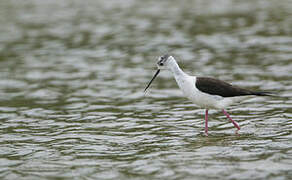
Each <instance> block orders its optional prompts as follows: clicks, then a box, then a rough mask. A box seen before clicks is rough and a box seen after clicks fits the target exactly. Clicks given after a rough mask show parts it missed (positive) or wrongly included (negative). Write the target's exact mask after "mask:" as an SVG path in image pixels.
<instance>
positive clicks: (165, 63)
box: [157, 54, 175, 70]
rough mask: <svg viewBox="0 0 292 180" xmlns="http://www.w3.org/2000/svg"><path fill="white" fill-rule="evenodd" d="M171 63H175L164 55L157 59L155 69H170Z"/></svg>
mask: <svg viewBox="0 0 292 180" xmlns="http://www.w3.org/2000/svg"><path fill="white" fill-rule="evenodd" d="M173 61H175V59H174V58H173V57H172V56H170V55H168V54H166V55H164V56H160V57H159V58H158V62H157V67H158V69H168V70H169V69H170V67H171V65H172V64H173Z"/></svg>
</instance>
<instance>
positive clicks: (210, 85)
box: [144, 55, 270, 135]
mask: <svg viewBox="0 0 292 180" xmlns="http://www.w3.org/2000/svg"><path fill="white" fill-rule="evenodd" d="M157 67H158V70H157V71H156V73H155V75H154V76H153V78H152V79H151V81H150V82H149V84H148V85H147V87H146V88H145V90H144V92H145V91H146V90H147V89H148V87H149V86H150V84H151V83H152V82H153V80H154V79H155V78H156V76H157V75H158V74H159V72H160V70H161V69H167V70H170V71H171V72H172V74H173V75H174V78H175V80H176V82H177V84H178V86H179V87H180V89H181V90H182V91H183V93H184V95H185V96H186V97H187V98H188V99H189V100H191V101H192V102H193V103H195V104H196V105H198V106H200V107H201V108H205V109H206V112H205V134H206V135H208V109H220V110H222V112H223V113H224V114H225V115H226V117H227V118H228V119H229V120H230V121H231V122H232V123H233V125H234V126H235V127H236V128H237V129H238V130H240V127H239V125H238V124H237V123H236V122H235V121H234V120H233V119H231V117H230V115H229V114H228V113H227V112H226V111H225V108H226V107H228V106H230V105H232V104H234V103H235V102H239V101H241V100H242V99H244V97H246V96H250V95H256V96H269V95H270V94H269V93H268V92H261V91H252V90H247V89H243V88H240V87H236V86H233V85H231V84H229V83H227V82H224V81H221V80H218V79H213V78H209V77H196V76H189V75H187V74H186V73H184V72H183V71H182V70H181V68H180V67H179V65H178V64H177V62H176V60H175V59H174V57H172V56H169V55H164V56H161V57H159V60H158V62H157Z"/></svg>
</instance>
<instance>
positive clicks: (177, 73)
mask: <svg viewBox="0 0 292 180" xmlns="http://www.w3.org/2000/svg"><path fill="white" fill-rule="evenodd" d="M169 68H170V71H171V72H172V73H173V75H174V77H175V78H178V77H184V76H187V74H186V73H185V72H183V71H182V70H181V68H180V67H179V65H178V64H177V62H176V61H175V60H174V59H172V60H171V62H170V64H169Z"/></svg>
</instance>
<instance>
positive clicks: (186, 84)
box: [175, 76, 233, 109]
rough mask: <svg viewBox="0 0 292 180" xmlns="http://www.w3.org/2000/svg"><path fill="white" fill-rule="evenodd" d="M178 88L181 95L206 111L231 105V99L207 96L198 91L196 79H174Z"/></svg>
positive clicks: (190, 77) (188, 77)
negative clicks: (181, 92)
mask: <svg viewBox="0 0 292 180" xmlns="http://www.w3.org/2000/svg"><path fill="white" fill-rule="evenodd" d="M175 79H176V82H177V84H178V86H179V88H180V89H181V90H182V91H183V94H184V95H185V96H186V97H187V98H188V99H189V100H191V101H192V102H193V103H195V104H196V105H198V106H200V107H202V108H206V109H223V108H225V106H228V105H230V104H232V103H233V100H232V99H231V98H223V97H221V96H216V95H209V94H206V93H203V92H201V91H199V90H198V89H197V87H196V77H194V76H181V77H180V76H178V77H175Z"/></svg>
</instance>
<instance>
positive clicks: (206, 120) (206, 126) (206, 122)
mask: <svg viewBox="0 0 292 180" xmlns="http://www.w3.org/2000/svg"><path fill="white" fill-rule="evenodd" d="M205 134H206V136H208V109H206V113H205Z"/></svg>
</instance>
